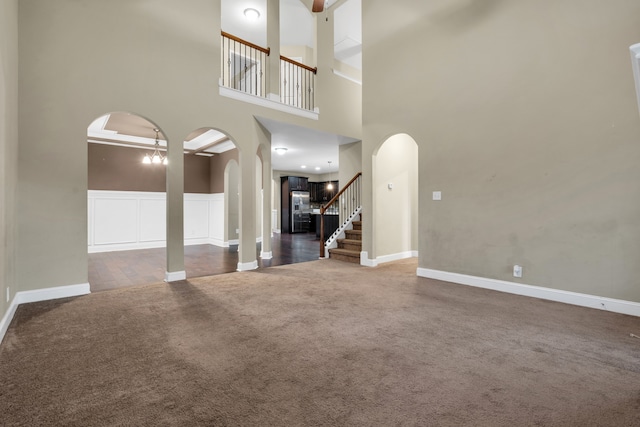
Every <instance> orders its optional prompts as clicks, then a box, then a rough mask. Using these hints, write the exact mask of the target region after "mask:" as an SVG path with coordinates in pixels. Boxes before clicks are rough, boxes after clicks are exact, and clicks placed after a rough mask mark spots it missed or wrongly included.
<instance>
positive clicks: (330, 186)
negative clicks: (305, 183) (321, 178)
mask: <svg viewBox="0 0 640 427" xmlns="http://www.w3.org/2000/svg"><path fill="white" fill-rule="evenodd" d="M327 163H329V183H328V184H327V190H333V183H332V182H331V160H329V161H328V162H327Z"/></svg>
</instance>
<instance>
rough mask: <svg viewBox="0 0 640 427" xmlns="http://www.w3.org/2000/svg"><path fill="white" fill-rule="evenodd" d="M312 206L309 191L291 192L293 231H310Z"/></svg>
mask: <svg viewBox="0 0 640 427" xmlns="http://www.w3.org/2000/svg"><path fill="white" fill-rule="evenodd" d="M310 215H311V206H310V205H309V192H308V191H292V192H291V232H292V233H306V232H307V231H309V221H310Z"/></svg>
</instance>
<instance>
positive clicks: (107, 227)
mask: <svg viewBox="0 0 640 427" xmlns="http://www.w3.org/2000/svg"><path fill="white" fill-rule="evenodd" d="M94 209H95V212H94V215H95V216H94V218H95V222H94V225H95V229H94V243H95V244H96V245H109V244H114V243H135V242H136V241H137V240H138V236H137V230H136V228H137V227H136V222H137V219H138V201H137V200H127V199H96V201H95V204H94Z"/></svg>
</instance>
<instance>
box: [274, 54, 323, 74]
mask: <svg viewBox="0 0 640 427" xmlns="http://www.w3.org/2000/svg"><path fill="white" fill-rule="evenodd" d="M280 59H282V60H283V61H285V62H288V63H290V64H293V65H296V66H298V67H300V68H304V69H305V70H309V71H311V72H312V73H313V74H318V67H313V68H312V67H309V66H308V65H304V64H302V63H300V62H298V61H295V60H293V59H291V58H287V57H286V56H282V55H280Z"/></svg>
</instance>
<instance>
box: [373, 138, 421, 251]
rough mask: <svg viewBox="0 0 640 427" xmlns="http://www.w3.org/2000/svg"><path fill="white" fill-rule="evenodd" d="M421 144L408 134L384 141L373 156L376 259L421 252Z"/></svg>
mask: <svg viewBox="0 0 640 427" xmlns="http://www.w3.org/2000/svg"><path fill="white" fill-rule="evenodd" d="M418 190H419V189H418V145H417V143H416V141H415V140H414V139H413V138H412V137H411V136H409V135H407V134H396V135H393V136H391V137H390V138H388V139H387V140H386V141H384V142H383V143H382V145H381V146H380V148H379V149H378V150H377V152H376V153H374V156H373V218H372V219H373V230H375V234H374V236H373V243H374V254H375V257H376V261H377V262H378V263H380V262H387V261H393V260H397V259H403V258H409V257H416V256H417V255H418V195H419V191H418Z"/></svg>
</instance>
